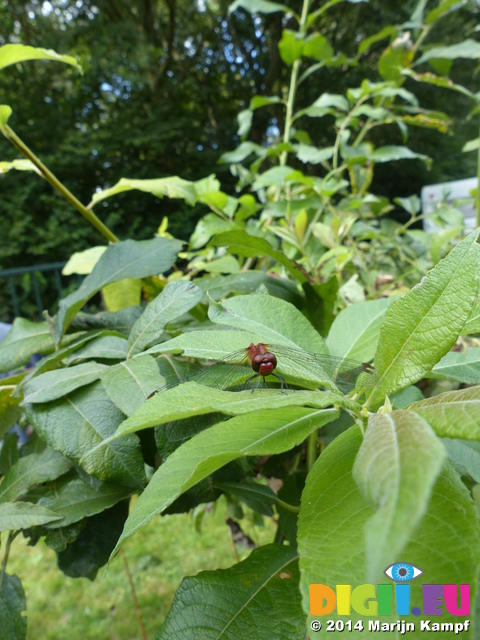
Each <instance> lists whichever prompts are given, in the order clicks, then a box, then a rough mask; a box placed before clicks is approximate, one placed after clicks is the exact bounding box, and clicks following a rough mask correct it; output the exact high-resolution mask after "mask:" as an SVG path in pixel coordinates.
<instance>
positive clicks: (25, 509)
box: [0, 502, 63, 532]
mask: <svg viewBox="0 0 480 640" xmlns="http://www.w3.org/2000/svg"><path fill="white" fill-rule="evenodd" d="M62 518H63V516H62V515H60V514H58V513H54V512H53V511H50V509H45V507H40V506H39V505H38V504H32V503H31V502H3V503H2V504H0V532H1V531H18V530H19V529H30V528H31V527H37V526H40V525H44V524H48V523H49V522H53V521H54V520H61V519H62Z"/></svg>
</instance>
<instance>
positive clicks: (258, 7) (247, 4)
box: [228, 0, 291, 14]
mask: <svg viewBox="0 0 480 640" xmlns="http://www.w3.org/2000/svg"><path fill="white" fill-rule="evenodd" d="M239 8H242V9H245V11H248V12H249V13H276V12H277V11H283V12H284V13H287V12H291V9H290V8H289V7H287V6H286V5H284V4H279V3H278V2H270V0H234V2H232V4H231V5H230V6H229V8H228V13H229V14H230V13H232V12H233V11H236V10H237V9H239Z"/></svg>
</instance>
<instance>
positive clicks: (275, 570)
mask: <svg viewBox="0 0 480 640" xmlns="http://www.w3.org/2000/svg"><path fill="white" fill-rule="evenodd" d="M298 580H299V573H298V558H297V555H296V552H295V550H294V549H292V548H291V547H285V546H281V545H273V544H271V545H267V546H265V547H260V548H259V549H255V550H254V551H252V553H251V554H250V556H249V557H248V558H247V559H246V560H244V561H243V562H240V563H238V564H236V565H234V566H233V567H231V568H230V569H225V570H223V571H222V570H218V571H203V572H202V573H199V574H198V575H197V576H194V577H187V578H184V579H183V581H182V584H181V585H180V587H179V588H178V590H177V593H176V594H175V598H174V600H173V603H172V608H171V609H170V611H169V613H168V615H167V618H166V620H165V622H164V624H163V626H162V628H161V631H160V634H159V635H158V636H157V640H177V639H178V638H182V640H190V639H191V640H197V638H202V637H205V638H223V639H224V640H238V638H275V640H295V639H298V640H303V638H304V637H305V616H304V614H302V611H301V603H300V593H299V591H298ZM267 611H268V615H267Z"/></svg>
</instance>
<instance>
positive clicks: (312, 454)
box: [307, 429, 318, 473]
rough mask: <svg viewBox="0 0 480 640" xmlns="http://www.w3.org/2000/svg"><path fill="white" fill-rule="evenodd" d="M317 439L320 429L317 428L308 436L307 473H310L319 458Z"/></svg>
mask: <svg viewBox="0 0 480 640" xmlns="http://www.w3.org/2000/svg"><path fill="white" fill-rule="evenodd" d="M317 440H318V431H317V429H315V431H314V432H313V433H311V434H310V435H309V436H308V440H307V473H310V471H311V469H312V467H313V465H314V464H315V460H316V459H317Z"/></svg>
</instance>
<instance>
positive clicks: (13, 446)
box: [0, 433, 19, 490]
mask: <svg viewBox="0 0 480 640" xmlns="http://www.w3.org/2000/svg"><path fill="white" fill-rule="evenodd" d="M18 458H19V453H18V435H17V434H16V433H8V434H7V435H6V436H5V438H4V440H3V443H2V450H1V452H0V472H1V473H2V475H4V476H5V475H6V474H7V473H8V472H9V471H10V469H11V468H12V467H13V465H15V464H17V462H18ZM1 486H2V485H0V487H1ZM0 490H1V489H0Z"/></svg>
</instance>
